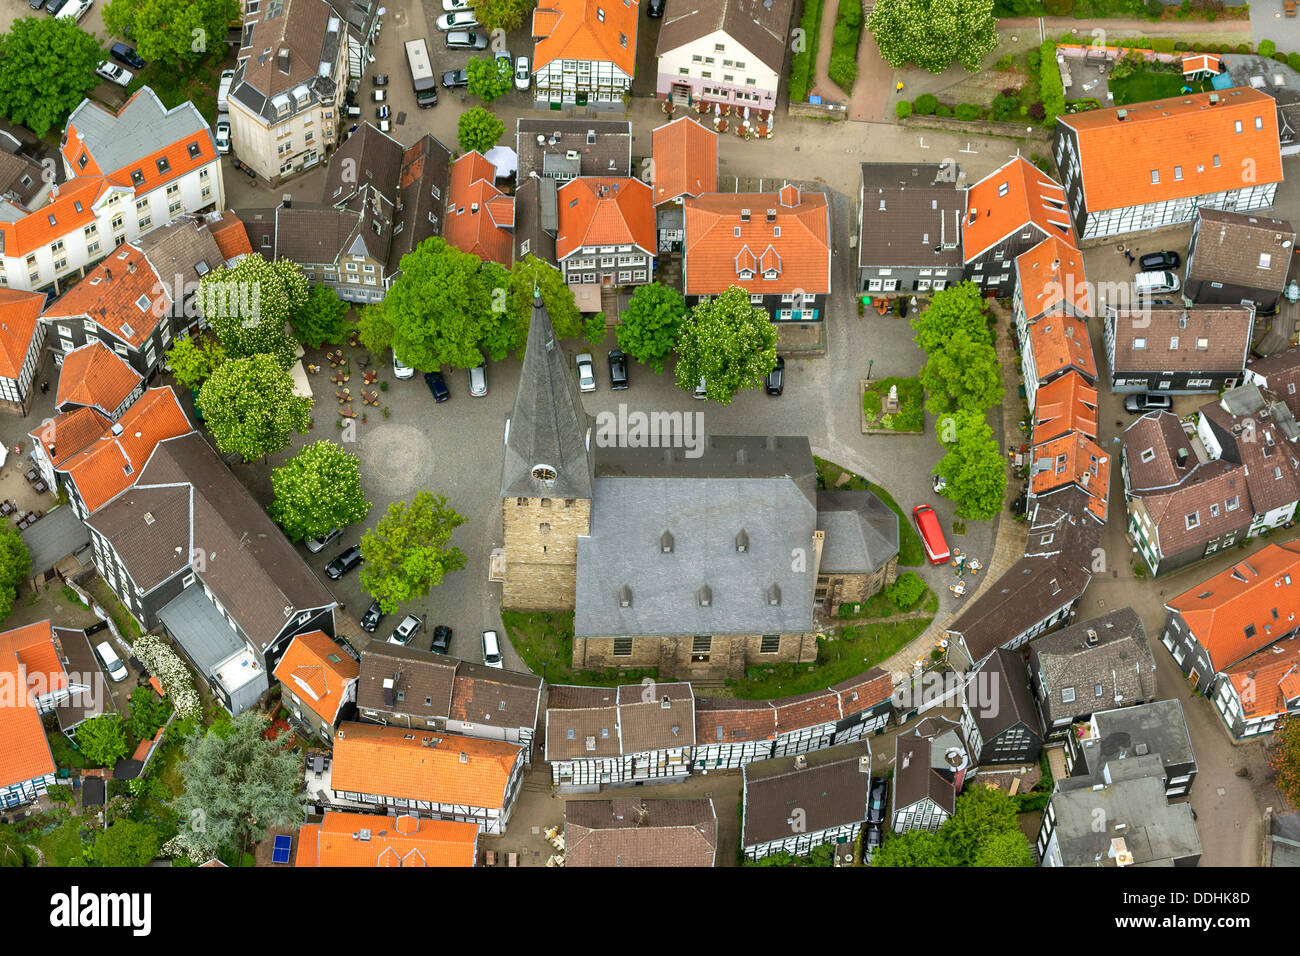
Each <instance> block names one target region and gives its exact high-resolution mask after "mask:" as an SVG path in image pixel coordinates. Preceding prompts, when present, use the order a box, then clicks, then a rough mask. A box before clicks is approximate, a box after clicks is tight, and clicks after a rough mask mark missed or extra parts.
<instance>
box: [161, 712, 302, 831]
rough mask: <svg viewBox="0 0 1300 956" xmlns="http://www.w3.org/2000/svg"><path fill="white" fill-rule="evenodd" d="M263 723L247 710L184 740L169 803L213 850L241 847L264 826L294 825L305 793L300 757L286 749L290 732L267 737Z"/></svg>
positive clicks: (258, 717) (298, 820)
mask: <svg viewBox="0 0 1300 956" xmlns="http://www.w3.org/2000/svg"><path fill="white" fill-rule="evenodd" d="M266 730H267V721H266V718H265V717H263V716H262V715H261V714H260V713H258V712H257V711H255V710H246V711H244V712H243V713H242V714H240V715H239V716H237V717H235V718H233V719H232V720H229V721H222V722H221V723H219V724H216V725H214V726H213V727H211V728H210V729H209V730H208V731H207V733H203V732H202V730H201V729H196V730H195V732H194V734H193V735H192V736H191V737H190V738H189V739H188V740H187V741H186V743H185V756H184V758H183V759H182V760H181V763H180V776H181V779H182V780H183V781H184V784H185V790H184V792H183V793H182V794H181V795H180V796H179V797H177V798H176V800H175V801H174V802H173V803H172V809H173V811H174V812H175V813H176V816H177V817H178V818H179V819H180V820H184V821H187V822H188V824H189V831H188V832H193V833H194V835H195V838H196V839H197V840H198V841H199V842H201V843H203V844H204V845H206V846H208V847H210V848H211V849H212V850H213V851H215V850H216V849H219V848H220V849H227V850H241V849H243V847H244V846H245V844H247V843H248V842H250V841H251V842H256V841H257V840H260V839H262V837H263V836H265V834H266V828H267V827H297V826H298V825H300V824H301V823H302V819H303V808H304V807H305V806H306V804H307V800H308V797H307V795H306V794H305V793H304V792H303V790H302V758H301V756H300V755H299V754H298V753H297V752H296V751H294V750H292V749H288V748H286V746H285V745H286V744H287V743H289V742H290V741H291V740H292V739H293V735H292V734H291V733H289V732H288V731H285V732H283V733H280V734H279V735H277V736H276V737H275V738H274V739H271V740H268V739H266V737H265V736H263V735H264V734H265V732H266Z"/></svg>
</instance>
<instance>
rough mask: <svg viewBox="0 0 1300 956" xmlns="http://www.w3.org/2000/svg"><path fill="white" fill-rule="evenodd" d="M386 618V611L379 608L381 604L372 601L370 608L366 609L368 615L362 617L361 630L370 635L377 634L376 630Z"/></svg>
mask: <svg viewBox="0 0 1300 956" xmlns="http://www.w3.org/2000/svg"><path fill="white" fill-rule="evenodd" d="M384 617H385V615H384V611H383V609H382V608H381V607H380V606H379V602H378V601H371V602H370V607H368V608H366V613H365V614H362V615H361V621H360V623H361V630H363V631H365V632H366V633H368V634H373V633H375V628H377V627H378V626H379V622H380V621H382V620H383V619H384Z"/></svg>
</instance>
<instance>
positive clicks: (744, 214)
mask: <svg viewBox="0 0 1300 956" xmlns="http://www.w3.org/2000/svg"><path fill="white" fill-rule="evenodd" d="M50 219H51V220H53V219H54V217H53V216H51V217H50ZM740 221H741V222H749V210H748V209H742V210H740Z"/></svg>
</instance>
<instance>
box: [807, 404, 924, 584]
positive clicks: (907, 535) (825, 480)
mask: <svg viewBox="0 0 1300 956" xmlns="http://www.w3.org/2000/svg"><path fill="white" fill-rule="evenodd" d="M900 391H901V390H900ZM813 462H814V463H815V464H816V465H817V477H818V478H819V479H821V480H820V483H819V487H821V488H825V489H827V490H834V489H835V488H836V487H842V488H843V489H844V490H845V491H870V492H871V493H873V494H874V495H875V496H876V497H877V498H879V499H880V500H881V501H883V502H884V503H885V504H887V505H888V506H889V509H890V510H891V511H893V512H894V514H896V515H898V563H899V564H901V565H903V566H904V567H909V568H919V567H924V566H925V563H926V561H925V551H924V549H923V548H922V547H921V538H920V536H919V535H917V533H916V529H914V528H913V527H912V522H911V520H910V519H909V518H908V516H907V515H905V514H903V509H902V508H900V507H898V502H896V501H895V500H894V498H893V496H892V495H891V494H890V493H889V492H888V491H886V490H885V489H884V488H881V487H880V486H879V485H873V484H871V482H869V481H867V480H866V479H865V478H863V477H862V476H861V475H852V477H850V479H849V482H848V484H846V485H843V486H837V485H836V484H835V482H836V481H838V480H839V477H840V475H842V474H844V473H845V471H846V470H847V469H844V468H841V467H840V466H839V465H837V464H835V463H834V462H830V461H826V460H825V459H824V458H816V457H814V458H813Z"/></svg>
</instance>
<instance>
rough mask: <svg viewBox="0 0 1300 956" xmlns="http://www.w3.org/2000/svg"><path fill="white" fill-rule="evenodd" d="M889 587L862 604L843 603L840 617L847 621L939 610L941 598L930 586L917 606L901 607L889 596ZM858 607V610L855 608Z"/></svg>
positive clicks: (928, 612) (929, 612) (927, 612)
mask: <svg viewBox="0 0 1300 956" xmlns="http://www.w3.org/2000/svg"><path fill="white" fill-rule="evenodd" d="M887 592H888V588H886V589H885V590H884V591H881V592H880V593H879V594H873V595H872V596H871V597H869V598H867V599H866V600H865V601H863V602H862V603H860V604H841V605H840V615H839V616H840V618H841V619H842V620H845V621H862V620H867V619H870V618H877V617H894V616H895V615H897V614H911V613H921V614H931V615H933V614H934V613H935V612H936V611H938V610H939V599H938V597H936V596H935V593H934V592H933V591H931V590H930V589H929V588H926V589H925V596H924V597H923V598H922V599H921V600H920V601H918V602H917V604H916V607H913V608H901V607H899V606H898V605H897V604H895V603H894V602H893V601H892V600H890V598H889V594H888V593H887ZM854 608H857V609H858V610H857V611H854V610H853V609H854Z"/></svg>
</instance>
